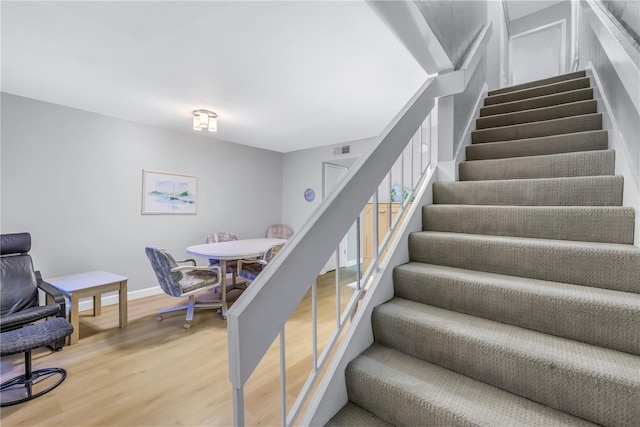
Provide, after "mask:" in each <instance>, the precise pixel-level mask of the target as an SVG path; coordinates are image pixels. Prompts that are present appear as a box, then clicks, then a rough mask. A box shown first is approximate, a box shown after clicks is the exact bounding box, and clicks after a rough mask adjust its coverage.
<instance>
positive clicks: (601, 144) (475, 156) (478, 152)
mask: <svg viewBox="0 0 640 427" xmlns="http://www.w3.org/2000/svg"><path fill="white" fill-rule="evenodd" d="M608 145H609V135H608V132H607V131H606V130H592V131H586V132H575V133H568V134H564V135H552V136H543V137H540V138H526V139H516V140H513V141H499V142H484V143H482V144H472V145H468V146H466V147H465V150H466V159H467V160H488V159H505V158H510V157H526V156H543V155H546V154H560V153H572V152H576V151H593V150H606V149H607V148H608Z"/></svg>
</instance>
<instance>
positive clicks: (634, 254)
mask: <svg viewBox="0 0 640 427" xmlns="http://www.w3.org/2000/svg"><path fill="white" fill-rule="evenodd" d="M409 259H410V261H412V262H424V263H426V264H437V265H446V266H449V267H457V268H465V269H469V270H477V271H486V272H489V273H498V274H505V275H509V276H519V277H529V278H532V279H540V280H550V281H554V282H563V283H571V284H574V285H583V286H593V287H596V288H603V289H612V290H617V291H623V292H633V293H640V248H638V247H636V246H632V245H620V244H615V243H591V242H574V241H567V240H549V239H529V238H524V237H505V236H486V235H481V234H465V233H446V232H440V231H419V232H414V233H411V234H410V235H409Z"/></svg>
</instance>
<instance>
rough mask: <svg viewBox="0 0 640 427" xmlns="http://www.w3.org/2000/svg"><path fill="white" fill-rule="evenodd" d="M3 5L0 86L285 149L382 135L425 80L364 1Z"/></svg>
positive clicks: (152, 122) (139, 119)
mask: <svg viewBox="0 0 640 427" xmlns="http://www.w3.org/2000/svg"><path fill="white" fill-rule="evenodd" d="M1 8H2V9H1V19H2V27H1V31H2V91H4V92H8V93H12V94H16V95H20V96H25V97H29V98H34V99H38V100H43V101H47V102H52V103H56V104H61V105H65V106H70V107H74V108H80V109H83V110H88V111H92V112H96V113H100V114H105V115H108V116H112V117H117V118H122V119H127V120H131V121H135V122H140V123H145V124H150V125H155V126H160V127H164V128H169V129H174V130H178V131H183V132H191V133H198V134H202V135H207V136H209V137H211V138H216V139H222V140H227V141H232V142H236V143H241V144H246V145H251V146H255V147H262V148H268V149H272V150H276V151H280V152H288V151H293V150H298V149H304V148H309V147H315V146H321V145H329V144H335V143H339V142H345V141H351V140H355V139H360V138H365V137H370V136H375V135H377V134H378V133H379V132H380V131H381V130H382V129H383V128H384V127H385V126H386V125H387V124H388V122H389V121H390V120H391V119H392V118H393V116H394V115H395V114H396V113H397V112H398V111H399V110H400V108H401V107H402V106H403V105H404V104H405V102H406V101H407V100H408V99H409V98H410V97H411V95H413V93H414V92H415V91H416V90H417V89H418V88H419V87H420V85H421V84H422V83H423V82H424V81H425V80H426V78H427V76H426V74H425V72H424V71H423V70H422V68H420V67H419V65H418V64H417V63H416V61H415V60H414V59H413V57H412V56H411V55H410V54H409V53H408V52H407V51H406V49H404V47H403V46H402V45H401V43H400V42H399V41H398V40H397V39H396V38H395V36H394V35H393V34H392V33H391V32H390V31H389V30H388V29H387V28H386V27H385V26H384V24H383V23H382V22H381V21H380V20H379V19H378V18H377V17H376V15H375V14H374V12H373V11H372V10H371V9H370V8H369V7H368V6H367V5H366V3H364V2H363V1H346V2H345V1H337V2H333V1H317V2H310V1H293V2H292V1H285V2H275V1H256V2H243V1H233V2H232V1H228V2H221V1H200V2H185V1H173V2H168V1H143V2H113V1H112V2H93V1H82V2H57V1H44V2H28V1H5V0H3V1H2V4H1ZM201 108H204V109H209V110H212V111H215V112H216V113H218V115H219V121H218V132H217V133H215V134H213V133H209V132H206V131H205V132H202V133H200V132H197V131H194V130H192V128H191V127H192V115H191V112H192V110H195V109H201Z"/></svg>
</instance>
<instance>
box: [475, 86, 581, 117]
mask: <svg viewBox="0 0 640 427" xmlns="http://www.w3.org/2000/svg"><path fill="white" fill-rule="evenodd" d="M589 99H593V89H592V88H584V89H577V90H571V91H568V92H561V93H555V94H551V95H545V96H540V97H536V98H529V99H524V100H521V101H512V102H505V103H503V104H495V105H490V106H487V107H482V108H480V117H489V116H493V115H495V114H505V113H514V112H517V111H524V110H533V109H536V108H544V107H551V106H553V105H559V104H566V103H569V102H578V101H585V100H589Z"/></svg>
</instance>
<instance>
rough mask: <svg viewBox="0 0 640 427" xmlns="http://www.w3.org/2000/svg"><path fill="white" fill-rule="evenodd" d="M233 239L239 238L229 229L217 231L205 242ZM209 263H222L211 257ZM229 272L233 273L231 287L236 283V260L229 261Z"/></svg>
mask: <svg viewBox="0 0 640 427" xmlns="http://www.w3.org/2000/svg"><path fill="white" fill-rule="evenodd" d="M231 240H238V238H237V237H236V235H235V234H233V233H229V232H227V231H215V232H213V233H211V234H209V235H208V236H207V240H206V241H205V243H218V242H229V241H231ZM209 265H220V261H219V260H217V259H209ZM227 273H231V287H230V288H232V287H234V286H235V285H236V262H235V261H229V262H227Z"/></svg>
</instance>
